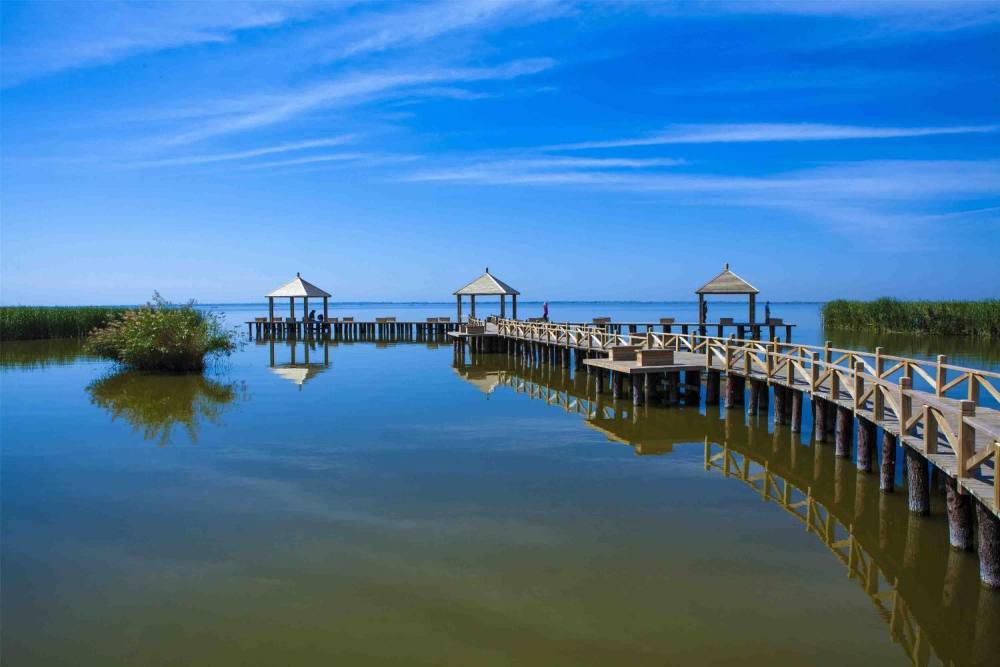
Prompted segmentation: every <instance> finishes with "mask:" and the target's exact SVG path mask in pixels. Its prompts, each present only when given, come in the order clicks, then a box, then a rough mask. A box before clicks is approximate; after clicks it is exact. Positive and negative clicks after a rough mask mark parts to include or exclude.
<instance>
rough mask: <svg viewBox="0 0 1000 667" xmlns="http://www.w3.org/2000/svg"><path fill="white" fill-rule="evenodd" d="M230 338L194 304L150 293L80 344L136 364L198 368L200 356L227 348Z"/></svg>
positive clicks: (202, 364)
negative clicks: (142, 303)
mask: <svg viewBox="0 0 1000 667" xmlns="http://www.w3.org/2000/svg"><path fill="white" fill-rule="evenodd" d="M233 339H234V334H233V333H232V332H227V331H225V330H224V329H223V328H222V323H221V322H220V321H219V319H218V318H217V317H216V316H215V315H214V314H210V313H203V312H200V311H198V310H195V308H194V302H189V303H187V304H185V305H183V306H175V305H172V304H170V303H167V302H166V301H164V300H163V299H162V298H161V297H160V295H159V294H154V296H153V301H152V303H148V304H146V305H145V306H141V307H140V308H137V309H135V310H129V311H127V312H126V313H124V314H123V315H122V316H121V317H120V318H119V319H116V320H113V321H112V322H110V323H108V324H107V325H106V326H105V327H103V328H100V329H95V330H94V331H93V332H91V334H90V336H89V338H88V339H87V343H86V349H87V351H88V352H90V353H92V354H96V355H97V356H99V357H104V358H106V359H114V360H116V361H119V362H121V363H122V364H125V365H126V366H129V367H130V368H134V369H137V370H156V371H200V370H202V369H203V368H204V367H205V357H206V356H208V355H219V354H229V353H230V352H232V350H233V349H234V348H235V343H234V340H233Z"/></svg>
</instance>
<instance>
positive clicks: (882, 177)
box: [405, 160, 1000, 222]
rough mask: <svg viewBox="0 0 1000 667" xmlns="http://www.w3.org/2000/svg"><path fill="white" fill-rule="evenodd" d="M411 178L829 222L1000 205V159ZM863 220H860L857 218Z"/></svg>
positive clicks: (465, 171) (511, 170) (476, 172)
mask: <svg viewBox="0 0 1000 667" xmlns="http://www.w3.org/2000/svg"><path fill="white" fill-rule="evenodd" d="M554 167H556V165H554ZM405 178H406V179H407V180H415V181H435V182H452V183H459V184H472V185H483V186H511V185H519V186H537V187H543V186H560V187H577V188H579V187H586V188H588V189H595V188H600V189H606V190H620V191H629V192H642V193H648V194H656V195H662V196H668V197H670V198H672V200H673V201H677V202H684V201H686V202H693V203H697V204H700V205H703V204H705V203H711V204H718V205H731V206H752V207H760V208H775V209H784V210H789V211H795V212H796V213H799V214H802V215H804V216H807V217H811V218H813V219H823V220H829V221H832V220H834V219H835V218H837V216H840V215H841V214H844V215H847V214H849V212H851V211H853V212H860V211H865V212H866V213H865V216H867V217H865V218H864V219H866V220H869V219H870V220H882V221H883V222H893V221H899V220H905V219H910V218H912V217H913V216H916V217H920V218H921V219H924V220H930V219H931V218H929V217H927V213H926V211H924V210H922V208H923V207H927V206H941V207H945V208H947V207H948V206H954V205H955V204H957V203H960V202H968V201H979V200H988V199H990V198H995V197H996V193H997V192H1000V160H969V161H920V160H887V161H862V162H847V163H835V164H830V165H826V166H822V167H816V168H811V169H802V170H797V171H791V172H782V173H775V174H771V175H767V176H755V177H748V176H730V175H719V174H710V173H681V174H677V173H670V172H664V171H650V170H642V169H640V170H637V171H626V170H614V171H610V170H607V169H604V170H591V169H579V168H572V167H570V166H568V165H562V166H558V167H556V168H551V169H540V168H525V167H524V166H523V165H519V164H518V163H517V162H516V161H507V162H505V163H501V162H496V163H491V164H489V165H488V166H484V165H483V164H481V163H470V164H468V165H467V166H465V167H462V166H453V167H450V168H444V169H428V170H421V171H417V172H414V173H411V174H409V175H407V176H405ZM838 211H839V212H841V213H837V212H838ZM835 214H836V215H835ZM861 217H862V216H861V214H860V213H858V214H857V216H856V218H855V219H860V218H861Z"/></svg>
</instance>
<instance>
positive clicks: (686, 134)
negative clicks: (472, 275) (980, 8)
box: [549, 123, 1000, 150]
mask: <svg viewBox="0 0 1000 667" xmlns="http://www.w3.org/2000/svg"><path fill="white" fill-rule="evenodd" d="M997 130H1000V125H964V126H955V127H865V126H858V125H824V124H820V123H733V124H693V125H674V126H672V127H670V128H668V129H667V130H665V131H663V132H659V133H656V134H651V135H647V136H644V137H634V138H631V139H612V140H607V141H583V142H579V143H571V144H560V145H556V146H549V148H550V149H552V150H583V149H590V148H624V147H628V146H664V145H669V144H712V143H748V142H772V141H846V140H856V139H898V138H906V137H930V136H940V135H949V134H981V133H989V132H996V131H997Z"/></svg>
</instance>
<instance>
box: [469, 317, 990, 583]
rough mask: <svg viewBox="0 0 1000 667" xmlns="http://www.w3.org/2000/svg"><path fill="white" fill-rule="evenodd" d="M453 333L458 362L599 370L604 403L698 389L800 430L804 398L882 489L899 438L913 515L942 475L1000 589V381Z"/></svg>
mask: <svg viewBox="0 0 1000 667" xmlns="http://www.w3.org/2000/svg"><path fill="white" fill-rule="evenodd" d="M450 336H451V337H452V339H453V341H454V346H455V354H456V356H459V355H460V356H462V357H463V358H464V355H465V350H466V348H468V349H470V350H471V351H472V352H473V353H474V354H478V353H482V352H500V353H506V354H509V355H513V356H516V357H520V358H522V359H525V360H529V361H530V362H531V363H535V364H549V365H553V366H563V367H567V368H569V367H573V368H576V369H577V370H585V371H586V372H587V373H591V374H596V378H595V382H596V386H597V387H598V391H599V392H603V391H605V388H609V389H610V392H611V397H612V399H624V398H626V396H628V397H630V398H631V400H632V402H633V403H634V404H636V405H639V404H647V403H650V402H653V401H657V402H659V401H662V402H663V403H666V404H673V403H677V402H678V401H679V399H680V398H681V395H682V394H688V393H694V392H697V394H698V395H699V396H700V394H701V390H702V386H703V385H704V387H705V389H704V395H705V402H706V404H707V405H717V404H719V403H722V404H723V405H724V406H725V407H727V408H735V407H737V406H745V407H746V409H747V410H748V411H749V412H750V413H751V414H757V413H758V412H759V411H760V410H762V409H763V413H764V414H765V415H766V414H768V403H769V402H770V401H772V400H773V402H774V410H773V412H774V419H775V422H776V423H778V424H781V425H788V426H789V428H790V429H791V431H792V432H799V431H801V428H802V411H803V409H804V406H805V399H809V401H810V404H811V408H812V412H813V415H814V417H813V430H814V434H813V437H814V439H815V440H816V441H817V442H830V441H832V442H833V444H834V446H835V451H836V453H837V455H838V456H840V457H849V456H850V455H851V451H852V448H853V443H854V440H855V433H856V434H857V448H856V452H857V454H856V466H857V469H858V470H860V471H861V472H864V473H870V474H874V473H875V472H876V469H877V468H876V462H877V459H878V452H879V450H881V452H882V464H881V469H880V470H879V472H880V486H881V488H882V490H883V491H884V492H887V493H889V492H893V491H894V488H893V487H894V470H895V452H896V445H897V442H899V444H901V445H902V446H903V447H902V449H903V452H904V455H905V459H906V465H905V473H906V476H907V489H908V495H909V506H910V509H911V511H912V512H914V513H915V514H919V515H925V514H927V513H928V511H929V499H928V493H929V491H928V490H929V487H930V483H931V482H930V470H931V469H934V470H936V471H938V472H937V473H935V474H936V475H941V476H942V477H943V479H944V480H945V487H946V492H947V494H948V508H949V511H948V523H949V536H950V542H951V544H952V546H953V547H954V548H956V549H971V548H973V546H974V543H975V542H978V547H979V557H980V564H981V572H980V575H981V579H982V581H983V582H984V583H986V584H987V585H989V586H991V587H1000V516H998V515H1000V485H998V484H997V483H996V481H997V480H996V471H997V470H998V467H1000V410H998V409H997V408H996V407H995V406H996V405H997V403H998V402H1000V373H992V372H989V371H983V370H979V369H974V368H965V367H961V366H954V365H950V364H948V363H947V359H946V358H945V357H944V356H939V357H938V358H937V359H936V360H935V361H925V360H920V359H910V358H905V357H898V356H893V355H887V354H885V353H884V352H883V351H882V349H881V348H877V349H876V350H875V351H874V352H859V351H855V350H842V349H836V348H833V347H831V346H830V345H829V344H827V345H826V346H823V347H817V346H809V345H799V344H792V343H787V342H782V341H780V340H772V341H760V340H754V339H739V338H736V337H735V336H730V337H729V338H723V337H718V336H706V335H702V334H700V333H688V334H683V333H664V332H662V331H654V330H652V329H650V330H647V331H645V332H644V333H631V332H629V333H617V332H609V331H608V330H607V328H606V326H603V325H601V324H598V325H586V324H555V323H548V322H524V321H520V320H507V319H495V320H491V321H484V320H476V319H472V320H470V322H469V324H468V325H466V326H465V327H463V328H462V329H460V330H457V331H454V332H452V333H451V334H450ZM622 348H631V349H634V350H669V351H672V352H673V354H674V361H675V363H672V364H669V365H663V366H648V367H645V368H642V367H640V366H639V365H638V364H637V363H636V362H634V361H630V360H624V361H615V358H614V357H615V350H616V349H622ZM878 429H881V439H879V438H878V437H877V435H878V434H877V431H878ZM928 463H930V467H928V465H927V464H928ZM974 514H975V517H974V516H973V515H974ZM976 528H978V540H974V539H973V538H974V535H975V533H976Z"/></svg>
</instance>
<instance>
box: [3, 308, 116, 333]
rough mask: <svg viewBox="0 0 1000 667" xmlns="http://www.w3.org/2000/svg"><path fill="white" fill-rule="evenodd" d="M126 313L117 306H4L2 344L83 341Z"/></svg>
mask: <svg viewBox="0 0 1000 667" xmlns="http://www.w3.org/2000/svg"><path fill="white" fill-rule="evenodd" d="M126 310H128V309H127V308H121V307H116V306H79V307H77V306H52V307H49V306H2V307H0V340H40V339H44V338H83V337H84V336H86V335H87V334H89V333H90V332H91V331H92V330H93V329H94V328H96V327H103V326H104V325H106V324H107V323H108V322H110V321H111V320H113V319H115V318H117V317H121V316H122V315H124V314H125V311H126Z"/></svg>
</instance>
